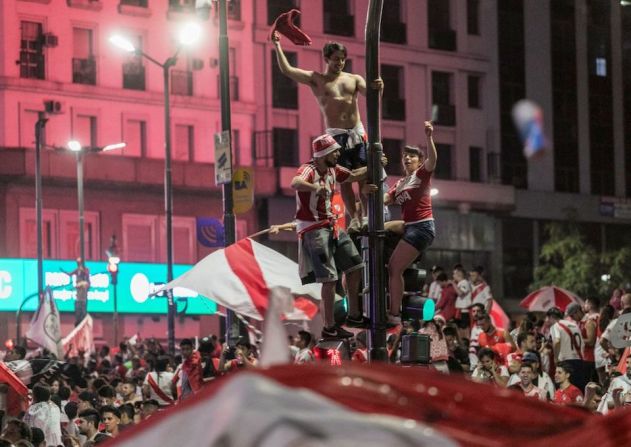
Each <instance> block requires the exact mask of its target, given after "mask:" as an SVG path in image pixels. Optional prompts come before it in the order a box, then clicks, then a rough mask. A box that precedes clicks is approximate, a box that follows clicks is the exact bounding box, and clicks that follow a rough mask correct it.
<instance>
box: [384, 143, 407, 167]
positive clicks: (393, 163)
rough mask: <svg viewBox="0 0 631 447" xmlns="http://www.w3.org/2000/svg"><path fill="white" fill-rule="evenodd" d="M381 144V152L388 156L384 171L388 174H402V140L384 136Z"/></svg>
mask: <svg viewBox="0 0 631 447" xmlns="http://www.w3.org/2000/svg"><path fill="white" fill-rule="evenodd" d="M381 144H382V146H383V154H384V155H385V156H386V157H387V158H388V165H387V166H386V173H387V174H388V175H403V166H401V150H402V149H403V141H401V140H397V139H394V138H384V139H383V140H382V141H381Z"/></svg>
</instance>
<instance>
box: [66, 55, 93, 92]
mask: <svg viewBox="0 0 631 447" xmlns="http://www.w3.org/2000/svg"><path fill="white" fill-rule="evenodd" d="M72 82H73V83H74V84H86V85H96V60H95V59H94V58H93V57H89V58H88V59H77V58H73V59H72Z"/></svg>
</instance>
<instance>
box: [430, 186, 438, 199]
mask: <svg viewBox="0 0 631 447" xmlns="http://www.w3.org/2000/svg"><path fill="white" fill-rule="evenodd" d="M429 195H430V196H432V197H434V196H437V195H438V189H437V188H432V189H430V190H429Z"/></svg>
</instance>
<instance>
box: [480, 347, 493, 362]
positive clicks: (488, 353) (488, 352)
mask: <svg viewBox="0 0 631 447" xmlns="http://www.w3.org/2000/svg"><path fill="white" fill-rule="evenodd" d="M482 357H488V358H490V359H491V360H495V358H496V355H495V351H493V350H492V349H491V348H482V349H480V351H479V352H478V358H479V359H480V360H482Z"/></svg>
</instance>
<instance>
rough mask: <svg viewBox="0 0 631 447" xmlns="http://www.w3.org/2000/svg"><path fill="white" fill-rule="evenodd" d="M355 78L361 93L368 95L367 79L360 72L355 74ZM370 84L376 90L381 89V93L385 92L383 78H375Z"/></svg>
mask: <svg viewBox="0 0 631 447" xmlns="http://www.w3.org/2000/svg"><path fill="white" fill-rule="evenodd" d="M355 78H356V79H357V90H359V93H361V94H362V95H364V96H366V80H365V79H364V78H362V77H361V76H360V75H358V74H356V75H355ZM370 86H371V87H372V88H373V89H375V90H379V92H380V93H383V79H381V78H377V79H375V80H374V81H372V82H371V83H370Z"/></svg>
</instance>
